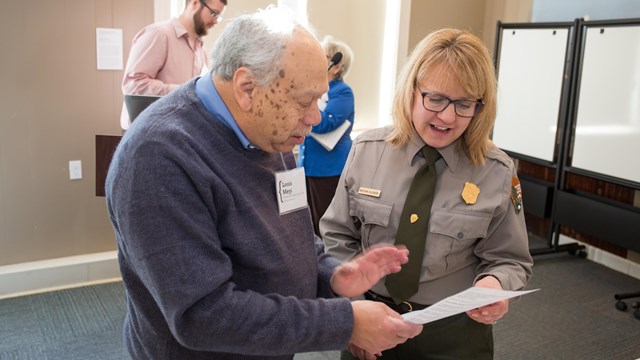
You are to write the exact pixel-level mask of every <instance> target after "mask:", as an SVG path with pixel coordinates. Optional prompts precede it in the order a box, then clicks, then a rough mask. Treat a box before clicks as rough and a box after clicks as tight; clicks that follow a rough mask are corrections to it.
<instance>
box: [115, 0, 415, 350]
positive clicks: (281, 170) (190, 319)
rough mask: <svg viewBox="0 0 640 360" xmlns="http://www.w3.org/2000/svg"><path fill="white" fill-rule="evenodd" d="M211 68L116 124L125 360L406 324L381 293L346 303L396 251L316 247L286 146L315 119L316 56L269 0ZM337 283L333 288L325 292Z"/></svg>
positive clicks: (378, 346) (332, 343)
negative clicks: (344, 253)
mask: <svg viewBox="0 0 640 360" xmlns="http://www.w3.org/2000/svg"><path fill="white" fill-rule="evenodd" d="M212 58H213V61H212V73H210V74H207V75H205V76H202V77H200V78H197V79H193V80H192V81H190V82H188V83H187V84H186V85H185V86H183V87H181V88H180V89H178V90H177V91H174V92H172V93H170V94H169V95H167V96H165V97H163V98H162V99H160V100H159V101H157V102H155V103H154V104H153V105H151V107H150V108H149V109H148V111H146V112H145V113H144V114H143V115H141V117H140V118H139V119H138V120H136V122H135V123H134V124H133V125H132V127H131V129H130V130H129V131H127V133H126V134H125V136H124V138H123V140H122V142H121V143H120V145H119V147H118V149H117V150H116V153H115V155H114V160H113V162H112V163H111V168H110V171H109V175H108V178H107V185H106V190H107V191H106V193H107V206H108V210H109V214H110V216H111V220H112V223H113V226H114V229H115V233H116V237H117V242H118V255H119V262H120V270H121V273H122V278H123V281H124V284H125V287H126V289H127V310H128V312H127V317H126V319H125V342H126V345H127V348H128V350H129V352H130V354H131V356H132V357H133V358H134V359H156V360H157V359H292V358H293V354H295V353H297V352H308V351H322V350H334V349H344V348H346V347H347V345H348V344H350V343H351V344H354V345H356V346H359V347H362V348H364V349H367V351H370V352H371V353H374V354H375V353H380V352H381V351H382V350H384V349H387V348H390V347H393V346H395V345H396V344H398V343H402V342H404V341H406V340H407V339H408V338H411V337H414V336H416V335H417V334H418V333H419V332H420V331H421V330H422V326H420V325H413V324H409V323H407V322H404V321H403V320H402V318H401V316H400V315H399V314H397V313H396V312H394V311H392V310H391V309H390V308H388V307H387V306H386V305H384V304H382V303H378V302H371V301H354V302H350V301H349V299H348V297H354V296H357V295H361V294H363V293H364V292H365V291H366V290H367V289H369V288H370V287H371V286H372V285H373V284H375V283H376V282H377V281H378V280H379V279H381V278H382V277H383V276H385V275H386V274H389V273H394V272H397V271H399V270H400V267H401V265H402V264H404V263H406V261H407V260H408V253H407V251H406V249H399V248H396V247H392V246H386V247H380V248H375V249H371V251H369V252H366V253H365V254H363V255H362V256H360V257H357V258H355V259H353V260H352V261H350V262H347V263H344V264H339V263H338V262H337V261H336V260H335V259H333V258H331V257H330V256H328V255H326V254H324V252H323V246H322V242H321V241H320V239H319V238H318V237H317V236H315V235H314V234H313V227H312V223H311V219H310V214H309V210H308V207H307V206H306V194H305V191H304V172H303V171H302V170H301V169H298V168H296V165H295V160H294V157H293V154H292V152H291V150H292V149H293V147H294V146H295V145H297V144H300V143H302V141H303V139H304V137H305V136H306V135H308V134H309V132H310V130H311V127H312V126H313V125H314V124H317V123H318V122H319V121H320V113H319V110H318V105H317V100H318V98H319V97H320V96H321V95H322V94H323V93H324V92H325V91H326V90H327V71H326V69H327V60H326V58H325V54H324V52H323V50H322V48H321V46H320V44H319V42H318V41H317V39H316V38H315V37H314V36H313V35H312V34H310V33H309V32H308V31H307V30H305V29H304V28H302V27H301V26H300V25H298V24H296V23H295V22H294V21H293V19H292V18H291V17H289V16H286V14H284V13H283V12H281V11H280V10H278V9H276V8H270V9H268V10H264V11H259V12H257V13H255V14H251V15H244V16H241V17H239V18H237V19H236V20H234V21H233V22H232V23H231V24H230V25H229V26H228V27H227V28H226V29H225V31H224V32H223V33H222V35H221V36H220V38H219V39H218V42H217V43H216V45H215V47H214V49H213V55H212ZM336 295H340V296H343V297H336Z"/></svg>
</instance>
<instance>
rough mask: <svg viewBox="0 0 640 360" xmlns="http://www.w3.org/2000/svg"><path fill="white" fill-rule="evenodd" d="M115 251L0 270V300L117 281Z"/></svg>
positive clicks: (118, 272) (11, 266)
mask: <svg viewBox="0 0 640 360" xmlns="http://www.w3.org/2000/svg"><path fill="white" fill-rule="evenodd" d="M120 279H121V278H120V270H119V268H118V258H117V252H116V251H106V252H101V253H94V254H86V255H78V256H69V257H64V258H57V259H48V260H42V261H32V262H27V263H21V264H14V265H5V266H0V299H5V298H10V297H16V296H23V295H30V294H35V293H40V292H47V291H53V290H60V289H66V288H72V287H79V286H86V285H93V284H99V283H106V282H113V281H119V280H120Z"/></svg>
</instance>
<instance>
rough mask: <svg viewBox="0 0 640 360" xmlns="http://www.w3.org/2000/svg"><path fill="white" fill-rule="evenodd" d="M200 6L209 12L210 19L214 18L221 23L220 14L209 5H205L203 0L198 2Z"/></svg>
mask: <svg viewBox="0 0 640 360" xmlns="http://www.w3.org/2000/svg"><path fill="white" fill-rule="evenodd" d="M200 4H202V6H204V7H206V8H207V10H209V12H211V17H213V18H215V19H216V20H218V21H219V22H220V21H222V16H220V15H221V14H220V13H219V12H218V11H217V10H214V9H212V8H210V7H209V5H207V3H206V2H205V0H200Z"/></svg>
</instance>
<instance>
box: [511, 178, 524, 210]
mask: <svg viewBox="0 0 640 360" xmlns="http://www.w3.org/2000/svg"><path fill="white" fill-rule="evenodd" d="M511 202H512V203H513V208H514V209H516V214H518V213H520V210H522V186H520V179H518V177H517V176H514V177H512V178H511Z"/></svg>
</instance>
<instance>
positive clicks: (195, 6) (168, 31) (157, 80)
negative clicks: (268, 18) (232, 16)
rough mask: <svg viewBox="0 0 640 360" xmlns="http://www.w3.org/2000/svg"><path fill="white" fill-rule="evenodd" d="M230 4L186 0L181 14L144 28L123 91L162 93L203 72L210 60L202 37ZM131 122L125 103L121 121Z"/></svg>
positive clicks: (125, 125)
mask: <svg viewBox="0 0 640 360" xmlns="http://www.w3.org/2000/svg"><path fill="white" fill-rule="evenodd" d="M226 5H227V0H185V9H184V11H183V12H182V14H181V15H180V16H179V17H177V18H173V19H171V20H169V21H164V22H160V23H155V24H151V25H148V26H146V27H144V28H143V29H142V30H140V31H139V32H138V33H137V34H136V36H134V38H133V40H132V42H131V51H130V52H129V60H128V61H127V67H126V68H125V72H124V78H123V79H122V93H123V94H125V95H129V94H132V95H157V96H162V95H165V94H167V93H168V92H170V91H172V90H175V89H177V88H178V87H179V86H180V85H181V84H182V83H184V82H186V81H187V80H190V79H192V78H193V77H195V76H199V75H200V74H201V73H202V71H203V68H205V67H206V65H207V62H208V57H207V53H206V51H205V50H204V48H203V46H202V37H203V36H205V35H207V31H208V30H209V29H210V28H212V27H213V26H214V25H215V24H217V23H218V22H219V21H220V19H221V17H220V14H222V11H223V10H224V8H225V6H226ZM130 124H131V121H130V119H129V115H128V114H127V110H126V108H125V107H124V106H123V109H122V115H121V117H120V125H121V127H122V129H124V130H126V129H128V128H129V125H130Z"/></svg>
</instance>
